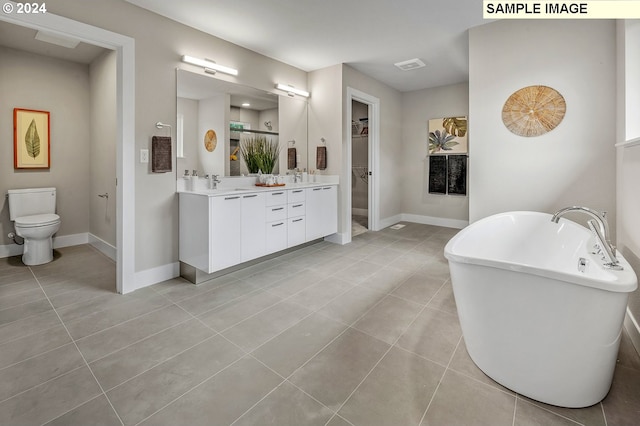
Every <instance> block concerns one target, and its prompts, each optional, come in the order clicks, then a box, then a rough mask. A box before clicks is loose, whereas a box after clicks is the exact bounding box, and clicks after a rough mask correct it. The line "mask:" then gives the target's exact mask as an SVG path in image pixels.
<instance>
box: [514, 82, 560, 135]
mask: <svg viewBox="0 0 640 426" xmlns="http://www.w3.org/2000/svg"><path fill="white" fill-rule="evenodd" d="M566 110H567V105H566V103H565V100H564V97H562V95H561V94H560V93H558V92H557V91H556V90H555V89H552V88H551V87H547V86H527V87H523V88H522V89H520V90H517V91H516V92H514V93H513V94H512V95H511V96H509V98H508V99H507V101H506V102H505V103H504V106H503V107H502V122H503V123H504V125H505V126H506V127H507V129H509V131H511V132H512V133H515V134H516V135H519V136H526V137H532V136H540V135H543V134H545V133H547V132H550V131H551V130H553V129H555V128H556V126H558V124H560V122H561V121H562V119H563V118H564V114H565V112H566Z"/></svg>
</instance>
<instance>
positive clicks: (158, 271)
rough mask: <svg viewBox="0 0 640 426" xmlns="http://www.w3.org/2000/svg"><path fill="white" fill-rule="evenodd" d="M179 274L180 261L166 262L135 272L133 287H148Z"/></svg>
mask: <svg viewBox="0 0 640 426" xmlns="http://www.w3.org/2000/svg"><path fill="white" fill-rule="evenodd" d="M179 276H180V262H174V263H168V264H166V265H162V266H157V267H155V268H151V269H145V270H144V271H138V272H136V276H135V283H136V284H135V287H136V290H137V289H140V288H143V287H148V286H150V285H153V284H157V283H161V282H162V281H166V280H170V279H172V278H176V277H179Z"/></svg>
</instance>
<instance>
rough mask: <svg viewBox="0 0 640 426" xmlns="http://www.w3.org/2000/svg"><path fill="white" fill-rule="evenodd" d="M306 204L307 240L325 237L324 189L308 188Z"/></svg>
mask: <svg viewBox="0 0 640 426" xmlns="http://www.w3.org/2000/svg"><path fill="white" fill-rule="evenodd" d="M306 191H307V193H306V194H305V195H306V198H305V204H306V222H307V223H306V230H307V232H306V240H307V241H311V240H315V239H318V238H321V237H323V236H324V235H323V233H322V232H323V229H322V215H323V209H322V204H323V203H322V187H316V188H307V190H306Z"/></svg>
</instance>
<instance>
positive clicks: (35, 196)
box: [7, 188, 56, 220]
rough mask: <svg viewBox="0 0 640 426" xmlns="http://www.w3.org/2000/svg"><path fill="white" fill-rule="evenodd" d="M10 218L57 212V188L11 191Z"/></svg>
mask: <svg viewBox="0 0 640 426" xmlns="http://www.w3.org/2000/svg"><path fill="white" fill-rule="evenodd" d="M7 192H8V194H9V218H10V219H11V220H16V218H17V217H23V216H32V215H35V214H46V213H55V212H56V189H55V188H27V189H10V190H9V191H7Z"/></svg>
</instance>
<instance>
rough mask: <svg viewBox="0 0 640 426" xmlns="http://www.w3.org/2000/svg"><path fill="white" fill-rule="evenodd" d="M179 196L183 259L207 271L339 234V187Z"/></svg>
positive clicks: (203, 193) (217, 269)
mask: <svg viewBox="0 0 640 426" xmlns="http://www.w3.org/2000/svg"><path fill="white" fill-rule="evenodd" d="M179 197H180V261H181V262H183V263H186V264H188V265H191V266H193V267H195V268H197V269H199V270H201V271H204V272H206V273H208V274H210V273H213V272H216V271H220V270H222V269H226V268H229V267H231V266H235V265H238V264H240V263H242V262H247V261H250V260H253V259H256V258H259V257H262V256H265V255H268V254H271V253H275V252H278V251H281V250H284V249H287V248H290V247H295V246H297V245H300V244H304V243H305V242H308V241H312V240H316V239H318V238H322V237H325V236H327V235H330V234H333V233H335V232H337V224H338V210H337V206H338V198H337V187H336V186H335V185H325V186H314V187H308V188H291V189H281V190H280V189H278V190H257V191H255V192H254V191H246V190H237V191H236V190H231V191H225V193H222V194H221V193H216V192H215V191H200V192H196V191H194V192H181V193H180V195H179Z"/></svg>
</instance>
